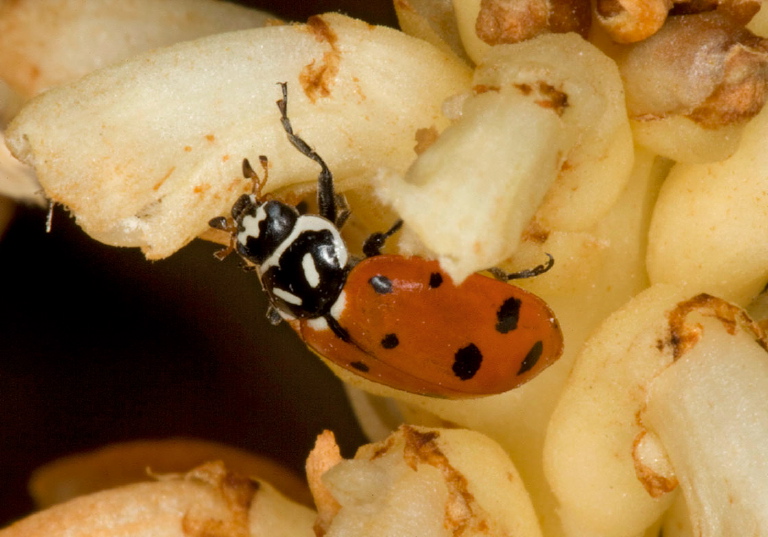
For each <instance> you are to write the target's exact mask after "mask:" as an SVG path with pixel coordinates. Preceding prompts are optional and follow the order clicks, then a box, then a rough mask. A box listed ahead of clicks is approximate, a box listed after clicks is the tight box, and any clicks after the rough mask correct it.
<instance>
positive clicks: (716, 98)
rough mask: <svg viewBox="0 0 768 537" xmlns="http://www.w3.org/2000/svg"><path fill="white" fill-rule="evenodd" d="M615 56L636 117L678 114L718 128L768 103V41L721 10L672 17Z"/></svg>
mask: <svg viewBox="0 0 768 537" xmlns="http://www.w3.org/2000/svg"><path fill="white" fill-rule="evenodd" d="M617 61H618V65H619V69H620V71H621V76H622V78H623V80H624V84H625V87H626V91H627V108H628V110H629V114H630V117H631V118H633V119H634V120H637V121H654V120H656V119H659V118H664V117H668V116H671V115H679V116H684V117H687V118H689V119H690V120H692V121H694V122H695V123H697V124H698V125H700V126H702V127H703V128H706V129H717V128H720V127H725V126H729V125H735V124H743V123H744V122H745V121H746V120H748V119H750V118H752V117H754V116H755V115H757V114H758V113H759V112H760V110H761V109H762V107H763V104H764V103H765V99H766V90H768V82H767V80H768V42H766V41H765V40H764V39H762V38H759V37H757V36H755V35H754V34H752V33H751V32H749V31H748V30H746V29H744V28H743V27H742V26H740V25H738V24H736V23H735V22H734V21H733V20H732V19H730V18H729V17H727V16H724V15H722V14H721V13H720V12H709V13H702V14H699V15H686V16H679V17H673V18H670V19H669V21H668V22H667V24H665V26H664V28H663V29H662V30H661V31H659V32H658V33H657V34H656V35H654V36H653V37H652V38H650V39H647V40H646V41H643V42H642V43H638V44H636V45H633V46H631V47H628V48H626V49H625V50H624V52H622V53H620V54H619V55H618V56H617ZM671 134H673V133H670V135H671ZM687 141H688V140H685V142H687Z"/></svg>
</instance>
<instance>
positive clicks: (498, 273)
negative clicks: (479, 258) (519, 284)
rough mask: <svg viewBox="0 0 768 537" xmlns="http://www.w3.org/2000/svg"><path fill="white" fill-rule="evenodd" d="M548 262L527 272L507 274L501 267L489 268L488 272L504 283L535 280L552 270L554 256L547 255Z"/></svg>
mask: <svg viewBox="0 0 768 537" xmlns="http://www.w3.org/2000/svg"><path fill="white" fill-rule="evenodd" d="M547 257H548V259H547V262H546V263H543V264H541V265H539V266H536V267H533V268H532V269H527V270H521V271H520V272H511V273H510V272H505V271H503V270H501V269H500V268H499V267H493V268H489V269H488V272H490V273H491V274H492V275H493V277H494V278H496V279H497V280H501V281H503V282H508V281H510V280H522V279H523V278H533V277H535V276H539V275H541V274H544V273H545V272H547V271H548V270H549V269H551V268H552V266H553V265H554V264H555V258H554V257H552V254H547Z"/></svg>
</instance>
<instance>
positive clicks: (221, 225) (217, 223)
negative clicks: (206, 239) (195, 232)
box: [208, 216, 237, 261]
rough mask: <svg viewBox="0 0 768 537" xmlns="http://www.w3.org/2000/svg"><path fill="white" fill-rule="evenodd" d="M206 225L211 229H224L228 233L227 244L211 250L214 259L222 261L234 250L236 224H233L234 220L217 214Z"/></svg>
mask: <svg viewBox="0 0 768 537" xmlns="http://www.w3.org/2000/svg"><path fill="white" fill-rule="evenodd" d="M208 225H209V226H211V227H212V228H213V229H218V230H221V231H226V232H227V233H229V246H227V247H226V248H222V249H221V250H217V251H215V252H213V256H214V257H215V258H216V259H218V260H219V261H223V260H224V259H225V258H226V257H227V256H228V255H229V254H231V253H232V252H234V250H235V242H236V241H235V237H236V233H237V226H235V221H234V220H232V219H231V218H227V217H225V216H217V217H216V218H212V219H211V220H210V221H209V222H208Z"/></svg>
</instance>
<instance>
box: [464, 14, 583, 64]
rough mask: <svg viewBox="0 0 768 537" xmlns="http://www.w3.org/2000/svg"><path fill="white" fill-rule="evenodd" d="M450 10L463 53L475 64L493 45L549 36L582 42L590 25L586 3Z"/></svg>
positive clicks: (481, 59) (479, 61)
mask: <svg viewBox="0 0 768 537" xmlns="http://www.w3.org/2000/svg"><path fill="white" fill-rule="evenodd" d="M453 7H454V12H455V14H456V25H457V27H458V31H459V35H460V36H461V41H462V43H463V44H464V49H465V50H466V51H467V54H468V55H469V57H470V58H471V59H472V61H474V62H475V63H477V64H479V63H482V61H483V57H484V56H485V54H486V53H487V52H488V51H489V50H490V49H491V46H493V45H501V44H510V43H520V42H522V41H525V40H528V39H532V38H534V37H536V36H539V35H542V34H545V33H550V32H552V33H568V32H576V33H578V34H580V35H581V36H582V37H585V38H586V36H587V34H588V33H589V28H590V25H591V22H592V17H591V11H590V3H589V1H588V0H575V1H574V0H454V2H453Z"/></svg>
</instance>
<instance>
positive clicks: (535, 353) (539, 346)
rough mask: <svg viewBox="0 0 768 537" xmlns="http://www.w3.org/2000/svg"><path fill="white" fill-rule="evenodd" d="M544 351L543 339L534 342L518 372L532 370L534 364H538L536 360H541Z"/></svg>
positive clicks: (519, 373)
mask: <svg viewBox="0 0 768 537" xmlns="http://www.w3.org/2000/svg"><path fill="white" fill-rule="evenodd" d="M542 352H544V344H543V343H542V342H541V341H537V342H536V343H534V344H533V347H531V350H529V351H528V354H526V355H525V359H524V360H523V363H522V364H520V369H518V370H517V374H518V375H522V374H523V373H526V372H528V371H530V370H531V369H532V368H533V366H535V365H536V362H538V361H539V358H541V353H542Z"/></svg>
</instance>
